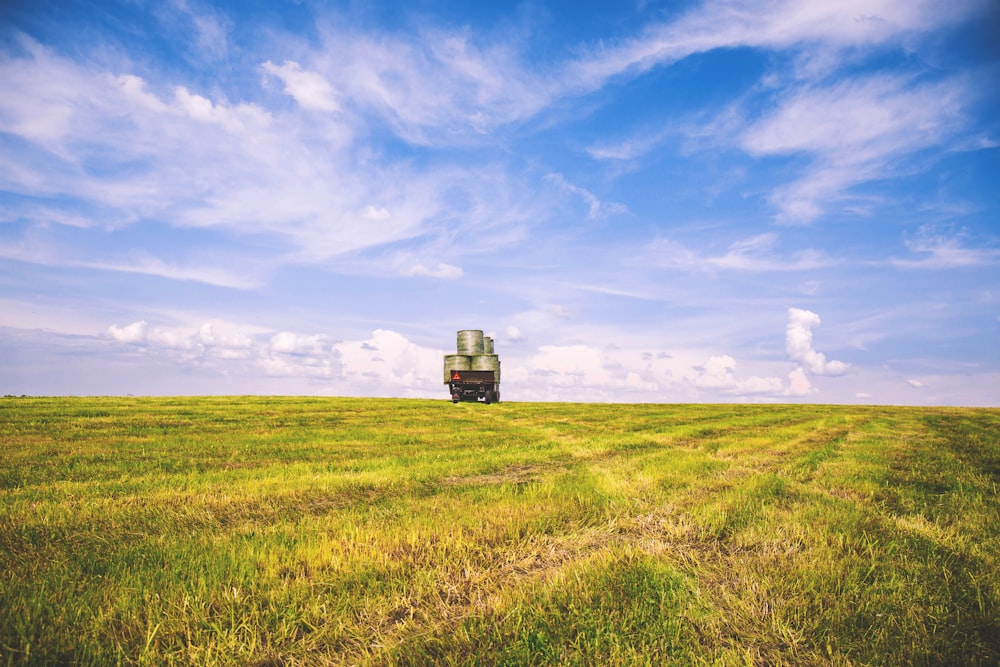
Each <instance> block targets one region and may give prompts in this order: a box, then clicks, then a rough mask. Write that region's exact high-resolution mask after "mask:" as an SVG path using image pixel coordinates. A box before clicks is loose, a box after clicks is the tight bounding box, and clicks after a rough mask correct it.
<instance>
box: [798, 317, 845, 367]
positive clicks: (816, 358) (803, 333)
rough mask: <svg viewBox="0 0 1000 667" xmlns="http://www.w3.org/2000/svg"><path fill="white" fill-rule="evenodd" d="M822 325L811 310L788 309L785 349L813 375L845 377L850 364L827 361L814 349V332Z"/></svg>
mask: <svg viewBox="0 0 1000 667" xmlns="http://www.w3.org/2000/svg"><path fill="white" fill-rule="evenodd" d="M819 325H820V319H819V315H817V314H816V313H814V312H812V311H810V310H800V309H799V308H789V309H788V327H787V328H786V330H785V349H786V351H787V352H788V357H789V358H790V359H791V360H793V361H797V362H799V363H801V364H802V366H803V367H804V368H805V370H807V371H809V372H810V373H812V374H813V375H843V374H844V373H846V372H847V369H848V364H845V363H844V362H842V361H833V360H831V361H827V360H826V355H824V354H823V353H822V352H817V351H816V350H814V349H813V340H812V330H813V327H818V326H819Z"/></svg>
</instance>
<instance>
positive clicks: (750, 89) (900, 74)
mask: <svg viewBox="0 0 1000 667" xmlns="http://www.w3.org/2000/svg"><path fill="white" fill-rule="evenodd" d="M0 90H2V91H3V92H2V93H0V394H9V395H22V394H27V395H106V394H110V395H123V394H135V395H214V394H268V395H271V394H293V395H337V396H387V397H427V398H440V399H441V400H447V399H448V391H447V388H446V387H445V386H444V385H443V383H442V380H443V377H442V375H443V373H442V356H443V355H445V354H449V353H454V351H455V340H456V331H458V330H461V329H482V330H484V331H485V332H486V334H487V335H492V336H493V338H494V340H495V347H496V351H497V353H498V354H499V355H500V359H501V363H502V373H503V375H502V391H501V393H502V396H503V399H504V400H508V401H602V402H649V403H658V402H663V403H665V402H712V403H714V402H807V403H870V404H894V405H965V406H1000V352H998V343H1000V187H998V186H1000V92H998V91H1000V4H998V3H996V2H995V1H993V0H839V1H838V2H828V1H827V0H768V1H760V2H757V1H751V0H701V1H698V0H672V1H661V2H656V1H653V0H634V1H630V0H622V1H621V2H588V1H583V0H579V1H575V2H569V1H548V2H546V1H541V0H527V1H524V2H500V1H498V2H487V3H475V2H473V3H470V2H458V1H434V0H411V1H407V2H389V1H380V0H371V1H365V2H358V1H351V0H345V1H343V2H319V1H315V0H296V1H293V0H273V1H262V0H241V1H239V2H235V1H234V2H202V1H199V0H165V1H157V2H145V1H143V0H120V1H116V0H101V1H90V2H82V1H80V2H77V1H73V0H6V2H3V3H0Z"/></svg>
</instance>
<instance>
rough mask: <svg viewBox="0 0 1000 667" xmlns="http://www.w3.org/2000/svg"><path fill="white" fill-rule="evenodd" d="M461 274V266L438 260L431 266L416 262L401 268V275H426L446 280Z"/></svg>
mask: <svg viewBox="0 0 1000 667" xmlns="http://www.w3.org/2000/svg"><path fill="white" fill-rule="evenodd" d="M462 274H463V271H462V268H461V267H459V266H453V265H451V264H445V263H444V262H438V263H437V264H435V265H434V266H431V267H427V266H424V265H423V264H419V263H418V264H414V265H413V266H411V267H409V268H407V269H404V270H403V275H405V276H427V277H429V278H443V279H446V280H453V279H455V278H461V277H462Z"/></svg>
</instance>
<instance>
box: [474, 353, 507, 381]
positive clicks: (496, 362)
mask: <svg viewBox="0 0 1000 667" xmlns="http://www.w3.org/2000/svg"><path fill="white" fill-rule="evenodd" d="M470 370H474V371H493V377H495V378H496V382H497V383H499V382H500V356H499V355H496V354H477V355H476V356H474V357H472V368H471V369H470Z"/></svg>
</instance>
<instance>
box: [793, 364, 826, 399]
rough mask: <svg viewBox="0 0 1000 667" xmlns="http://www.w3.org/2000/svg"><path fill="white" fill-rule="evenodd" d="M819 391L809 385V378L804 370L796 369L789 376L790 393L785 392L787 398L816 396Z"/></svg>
mask: <svg viewBox="0 0 1000 667" xmlns="http://www.w3.org/2000/svg"><path fill="white" fill-rule="evenodd" d="M817 391H818V390H817V389H816V388H815V387H813V386H812V384H810V383H809V378H808V377H807V376H806V372H805V371H804V370H802V368H801V367H800V368H796V369H795V370H793V371H792V372H791V373H789V374H788V391H786V392H785V394H786V395H787V396H808V395H809V394H814V393H816V392H817Z"/></svg>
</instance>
